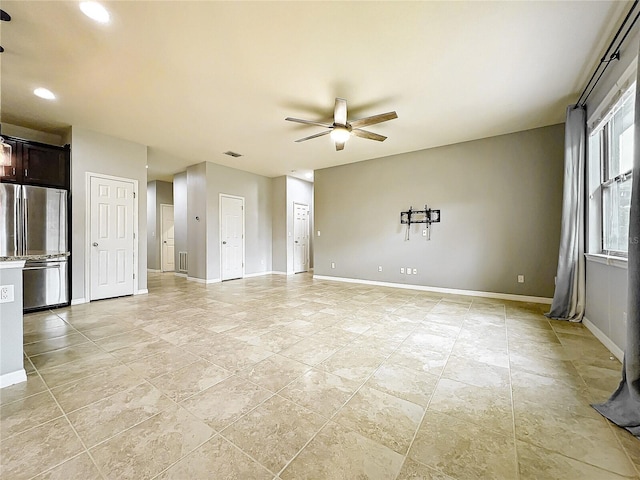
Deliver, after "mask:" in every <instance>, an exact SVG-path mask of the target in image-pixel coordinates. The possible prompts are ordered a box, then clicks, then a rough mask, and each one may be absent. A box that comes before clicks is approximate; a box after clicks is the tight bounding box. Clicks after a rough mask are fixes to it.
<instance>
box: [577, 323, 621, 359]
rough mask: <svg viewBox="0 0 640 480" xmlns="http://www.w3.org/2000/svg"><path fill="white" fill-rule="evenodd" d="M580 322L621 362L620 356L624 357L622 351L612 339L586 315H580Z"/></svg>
mask: <svg viewBox="0 0 640 480" xmlns="http://www.w3.org/2000/svg"><path fill="white" fill-rule="evenodd" d="M582 323H583V324H584V326H585V327H587V329H588V330H589V331H590V332H591V333H593V336H594V337H596V338H597V339H598V340H600V342H601V343H602V344H603V345H604V346H605V347H607V349H608V350H609V351H610V352H611V353H613V354H614V355H615V356H616V358H617V359H618V360H620V362H622V358H623V357H624V351H623V350H622V349H621V348H620V347H618V346H617V345H616V344H615V343H613V340H611V339H610V338H609V337H607V336H606V335H605V333H604V332H603V331H602V330H600V329H599V328H598V327H596V326H595V324H594V323H593V322H592V321H591V320H589V319H588V318H587V317H582Z"/></svg>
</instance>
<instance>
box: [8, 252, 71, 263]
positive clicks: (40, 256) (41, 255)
mask: <svg viewBox="0 0 640 480" xmlns="http://www.w3.org/2000/svg"><path fill="white" fill-rule="evenodd" d="M69 255H70V252H63V253H60V252H55V253H50V252H49V253H47V252H31V253H28V254H27V255H14V256H11V257H0V262H13V261H16V260H26V261H30V260H52V259H55V258H59V259H63V258H66V257H68V256H69Z"/></svg>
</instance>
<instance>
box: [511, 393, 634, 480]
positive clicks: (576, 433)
mask: <svg viewBox="0 0 640 480" xmlns="http://www.w3.org/2000/svg"><path fill="white" fill-rule="evenodd" d="M514 410H515V412H514V413H515V423H516V438H517V439H518V440H522V441H525V442H528V443H531V444H534V445H536V446H539V447H543V448H546V449H549V450H551V451H554V452H557V453H560V454H562V455H565V456H567V457H571V458H573V459H575V460H579V461H581V462H584V463H589V464H590V465H593V466H596V467H599V468H602V469H604V470H609V471H612V472H615V473H617V474H620V475H635V473H636V472H635V468H634V467H633V465H632V464H631V462H630V461H629V459H628V457H627V455H626V453H625V452H624V450H623V449H622V447H621V446H620V444H619V443H618V442H617V441H616V438H615V435H614V434H613V432H612V431H611V429H610V428H609V425H607V422H606V421H605V420H604V418H602V417H601V418H591V417H583V416H579V415H573V414H570V413H564V412H561V413H559V412H557V411H554V410H550V409H548V408H547V407H546V406H545V405H544V404H534V403H522V404H519V405H518V404H516V405H515V408H514Z"/></svg>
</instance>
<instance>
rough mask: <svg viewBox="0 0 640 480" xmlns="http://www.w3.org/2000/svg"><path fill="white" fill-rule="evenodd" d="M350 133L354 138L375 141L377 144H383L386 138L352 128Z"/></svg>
mask: <svg viewBox="0 0 640 480" xmlns="http://www.w3.org/2000/svg"><path fill="white" fill-rule="evenodd" d="M351 133H352V134H353V135H355V136H356V137H361V138H368V139H369V140H377V141H378V142H384V141H385V140H386V139H387V137H385V136H383V135H378V134H377V133H373V132H367V131H366V130H360V129H359V128H354V129H352V130H351Z"/></svg>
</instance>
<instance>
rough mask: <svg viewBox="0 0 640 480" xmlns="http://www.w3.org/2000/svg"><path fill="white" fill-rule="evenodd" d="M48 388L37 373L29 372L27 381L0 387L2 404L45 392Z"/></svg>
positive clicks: (0, 403) (0, 402)
mask: <svg viewBox="0 0 640 480" xmlns="http://www.w3.org/2000/svg"><path fill="white" fill-rule="evenodd" d="M46 388H47V386H46V385H45V384H44V382H43V381H42V379H41V378H40V376H39V375H38V374H37V373H35V372H32V373H29V374H28V375H27V381H26V382H22V383H16V384H15V385H11V386H9V387H4V388H1V389H0V405H4V404H7V403H11V402H15V401H16V400H21V399H23V398H26V397H29V396H31V395H35V394H36V393H40V392H43V391H44V390H46Z"/></svg>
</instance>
